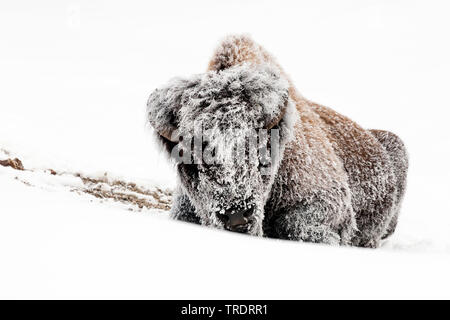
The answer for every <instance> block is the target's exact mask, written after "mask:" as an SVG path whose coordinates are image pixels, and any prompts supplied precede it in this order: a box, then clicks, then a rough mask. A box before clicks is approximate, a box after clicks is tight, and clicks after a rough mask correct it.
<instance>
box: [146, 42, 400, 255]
mask: <svg viewBox="0 0 450 320" xmlns="http://www.w3.org/2000/svg"><path fill="white" fill-rule="evenodd" d="M147 111H148V120H149V122H150V124H151V125H152V126H153V127H154V129H155V133H156V136H157V137H158V139H159V141H160V142H161V144H162V146H164V147H165V149H166V150H167V151H169V153H170V152H171V151H172V150H173V148H174V147H176V146H177V143H178V142H180V141H179V140H178V139H177V138H178V136H179V133H180V132H181V133H183V134H185V133H186V132H191V131H192V130H195V128H198V127H199V126H198V125H196V123H201V125H200V131H202V132H203V133H204V132H208V135H207V138H206V139H205V140H201V143H202V150H206V149H208V148H209V150H210V151H211V150H220V152H216V154H214V152H213V153H212V154H214V156H215V157H218V158H220V159H221V160H222V161H219V162H214V163H212V164H211V163H204V162H202V161H196V160H199V159H195V155H193V156H192V157H191V155H189V160H193V161H187V162H186V161H185V162H178V163H177V164H176V166H177V170H178V173H179V177H180V183H179V188H178V196H177V197H176V199H175V201H174V204H173V206H172V211H171V214H172V217H174V218H175V219H178V220H183V221H189V222H194V223H199V224H203V225H209V226H213V227H216V228H223V229H228V230H231V231H237V232H244V233H248V234H252V235H258V236H267V237H274V238H280V239H291V240H300V241H310V242H317V243H327V244H335V245H337V244H342V245H355V246H362V247H372V248H375V247H378V246H379V245H380V242H381V240H382V239H384V238H386V237H388V236H390V235H391V234H392V233H393V232H394V230H395V227H396V225H397V219H398V213H399V210H400V204H401V202H402V198H403V195H404V192H405V186H406V174H407V169H408V157H407V154H406V150H405V147H404V145H403V143H402V141H401V140H400V139H399V138H398V137H397V136H396V135H394V134H393V133H390V132H387V131H381V130H366V129H363V128H361V127H360V126H358V125H357V124H356V123H355V122H353V121H351V120H350V119H348V118H346V117H345V116H342V115H340V114H339V113H337V112H335V111H333V110H332V109H329V108H327V107H324V106H321V105H319V104H316V103H313V102H311V101H309V100H307V99H305V98H303V97H302V96H301V95H300V94H299V93H298V92H297V90H296V89H295V87H294V86H293V84H292V82H291V81H290V79H289V78H288V77H287V75H286V74H285V73H284V72H283V71H282V69H281V68H280V66H279V65H278V64H277V63H276V62H275V60H274V58H273V57H271V56H270V55H269V54H268V53H267V52H266V51H265V50H264V49H263V48H262V47H261V46H259V45H257V44H256V43H254V42H253V41H252V40H251V39H250V38H249V37H247V36H230V37H228V38H226V39H225V40H224V41H222V43H221V44H220V45H219V47H218V48H217V50H216V52H215V53H214V55H213V58H212V60H211V62H210V63H209V68H208V71H207V72H206V73H204V74H200V75H195V76H193V77H191V78H188V79H180V78H177V79H173V80H172V81H171V82H169V84H168V85H166V86H164V87H162V88H161V89H158V90H155V91H154V92H153V93H152V94H151V96H150V98H149V100H148V104H147ZM258 129H274V130H277V133H278V135H279V139H278V141H279V147H278V152H276V154H272V157H271V159H270V162H269V165H268V166H265V165H264V166H261V159H260V158H258V157H256V158H254V157H253V158H252V157H250V156H249V157H246V158H245V160H244V161H241V162H236V161H234V158H233V156H232V155H233V152H234V149H233V148H232V147H229V146H228V145H227V144H226V143H224V141H226V140H227V139H231V140H233V141H241V140H242V139H243V137H246V136H247V135H248V133H249V132H252V131H254V130H258ZM192 141H195V139H192ZM182 143H184V144H185V145H189V146H190V145H191V143H192V144H194V143H195V142H191V139H184V141H182ZM269 144H270V142H269ZM249 153H251V151H250V149H249V147H246V149H245V148H244V154H249ZM263 169H264V170H263ZM263 172H266V173H263Z"/></svg>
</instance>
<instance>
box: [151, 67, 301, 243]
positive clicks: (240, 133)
mask: <svg viewBox="0 0 450 320" xmlns="http://www.w3.org/2000/svg"><path fill="white" fill-rule="evenodd" d="M288 89H289V83H288V81H287V80H286V79H285V78H284V77H283V76H282V75H281V74H280V72H279V70H278V69H277V68H276V67H273V66H269V65H259V66H251V65H240V66H235V67H232V68H229V69H226V70H222V71H219V72H216V71H211V72H208V73H205V74H200V75H195V76H193V77H191V78H189V79H181V78H176V79H173V80H172V81H170V82H169V83H168V84H167V85H166V86H164V87H162V88H160V89H157V90H155V91H154V92H153V93H152V94H151V96H150V98H149V100H148V104H147V112H148V120H149V122H150V124H151V125H152V126H153V128H154V129H155V132H156V133H157V136H158V137H159V139H160V141H161V142H162V144H163V146H164V147H165V149H166V150H167V151H168V152H169V153H170V155H171V157H172V158H173V159H174V160H175V161H176V163H177V170H178V174H179V178H180V182H181V189H182V191H183V193H184V194H186V195H187V196H188V198H189V200H190V202H191V203H192V205H193V206H194V207H195V212H196V215H197V216H198V217H199V218H200V221H201V223H202V224H204V225H210V226H215V227H218V228H225V229H228V230H231V231H237V232H244V233H250V234H254V235H261V234H262V221H263V219H264V205H265V203H266V201H267V198H268V197H269V194H270V190H271V186H272V183H273V181H274V177H275V175H276V172H277V170H278V167H279V164H280V162H281V159H282V155H283V152H284V145H285V144H286V141H287V140H288V139H289V137H290V136H291V135H292V134H291V133H290V132H291V129H290V128H289V124H288V120H286V119H287V118H288V117H287V116H285V114H286V111H287V110H288V109H292V108H293V107H292V106H293V105H292V102H291V101H290V100H289V94H288Z"/></svg>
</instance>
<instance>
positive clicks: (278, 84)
mask: <svg viewBox="0 0 450 320" xmlns="http://www.w3.org/2000/svg"><path fill="white" fill-rule="evenodd" d="M249 68H250V69H249V70H248V72H246V73H245V76H244V79H243V80H244V83H245V91H246V95H247V96H248V98H249V102H250V104H251V105H253V106H259V107H260V108H261V109H262V119H261V120H262V121H261V122H262V124H263V126H264V128H266V129H271V128H272V127H274V126H276V125H277V124H278V122H279V121H280V120H281V119H282V118H283V116H284V114H285V112H286V107H287V104H288V99H289V81H288V80H287V79H286V77H285V76H284V75H283V74H282V73H281V72H280V70H279V69H278V68H277V67H276V66H273V65H268V64H264V65H258V66H252V67H249Z"/></svg>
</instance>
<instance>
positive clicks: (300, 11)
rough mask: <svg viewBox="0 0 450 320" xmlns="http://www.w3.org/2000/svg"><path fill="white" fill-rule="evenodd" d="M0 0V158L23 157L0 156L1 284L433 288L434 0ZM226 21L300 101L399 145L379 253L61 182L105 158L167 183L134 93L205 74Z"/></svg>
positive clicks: (15, 291) (441, 265)
mask: <svg viewBox="0 0 450 320" xmlns="http://www.w3.org/2000/svg"><path fill="white" fill-rule="evenodd" d="M0 6H1V10H0V28H1V29H2V30H9V32H8V33H6V32H4V33H3V34H2V45H1V46H2V47H1V48H2V50H0V68H1V70H2V72H1V74H0V87H1V88H2V94H1V95H0V149H1V150H0V159H5V158H8V157H14V156H17V157H18V158H20V159H21V160H22V161H23V164H24V167H25V168H27V169H29V170H32V171H23V172H22V171H17V170H13V169H11V168H5V167H0V243H1V245H0V298H44V299H45V298H161V299H163V298H180V299H182V298H189V299H192V298H211V299H212V298H223V299H230V298H233V299H241V298H247V299H250V298H251V299H258V298H261V299H263V298H264V299H271V298H273V299H283V298H286V299H288V298H295V299H301V298H450V294H449V291H448V288H449V287H450V286H449V285H450V279H449V276H448V270H449V267H450V255H449V253H450V233H449V230H450V203H449V202H448V201H447V198H448V195H449V191H450V187H449V184H448V181H449V179H450V172H449V171H448V170H447V166H448V159H449V156H450V149H449V148H448V146H449V145H448V141H449V139H450V132H449V130H448V125H447V122H448V116H449V113H450V112H449V111H448V110H449V105H450V98H449V96H448V94H447V91H448V90H447V84H448V74H449V72H450V63H449V62H448V59H447V57H448V56H449V54H450V44H449V43H448V42H447V41H442V39H445V38H446V33H445V31H446V30H448V29H449V27H450V22H449V21H448V20H447V18H446V12H448V4H447V3H445V2H441V1H431V2H428V1H417V2H409V1H396V2H394V3H392V2H388V1H386V2H370V1H367V2H353V1H340V2H339V4H337V3H335V2H333V1H325V0H323V1H315V2H310V3H302V4H300V3H292V2H283V1H277V2H276V5H275V2H271V1H258V2H255V1H249V2H245V3H242V2H241V1H228V2H227V5H226V6H225V5H220V4H217V3H213V2H209V1H193V2H191V1H190V2H181V1H180V2H174V1H167V2H162V3H157V4H156V3H155V4H153V3H152V4H150V3H147V2H137V3H136V5H134V6H131V5H130V6H127V7H125V6H124V5H123V4H120V3H119V2H117V3H115V2H108V4H107V5H106V4H105V3H104V2H102V1H89V2H85V1H77V0H72V1H68V2H57V1H44V3H40V4H39V5H38V4H36V3H34V2H31V1H29V2H27V4H26V5H24V4H23V3H21V4H19V3H17V4H15V3H12V2H10V3H2V4H1V5H0ZM173 8H177V10H174V9H173ZM217 12H220V13H221V14H220V15H217ZM266 17H271V20H270V21H271V22H270V23H267V20H266ZM233 32H238V33H241V32H248V33H249V34H251V35H252V36H253V38H254V39H255V40H256V41H258V42H260V43H261V44H262V45H263V46H264V47H265V48H267V49H268V50H269V51H270V52H271V53H273V54H274V56H276V57H277V58H278V60H279V62H280V64H281V65H282V66H283V68H284V69H285V70H287V72H288V73H289V74H290V76H291V78H292V79H293V81H294V83H295V84H296V86H297V88H298V89H299V90H300V92H301V93H302V94H303V95H304V96H305V97H307V98H309V99H311V100H313V101H317V102H319V103H322V104H324V105H327V106H330V107H332V108H334V109H336V110H337V111H339V112H341V113H343V114H344V115H347V116H349V117H350V118H352V119H353V120H355V121H357V122H358V123H359V124H361V125H362V126H364V127H367V128H380V129H387V130H392V131H394V132H395V133H397V134H398V135H399V136H400V137H401V138H402V139H403V140H404V141H405V143H406V145H407V147H408V150H409V154H410V165H411V167H410V171H409V179H408V183H409V184H408V190H407V193H406V197H405V202H404V205H403V208H402V211H401V218H400V222H399V226H398V229H397V231H396V233H395V235H394V236H393V237H392V238H391V239H389V240H388V241H387V242H386V243H385V244H384V246H383V247H382V248H381V249H377V250H364V249H356V248H335V247H326V246H320V245H312V244H304V243H296V242H286V241H277V240H270V239H261V238H256V237H248V236H244V235H238V234H233V233H230V232H225V231H219V230H212V229H208V228H202V227H199V226H195V225H191V224H186V223H181V222H176V221H172V220H170V219H168V215H167V212H166V211H163V210H156V209H146V208H142V209H136V208H134V207H133V208H132V209H133V210H132V211H130V210H129V209H130V206H129V205H126V204H123V203H120V202H115V201H112V200H105V199H103V200H102V199H98V198H95V197H93V196H91V195H88V194H86V193H83V192H74V191H73V190H74V189H75V190H77V189H79V188H82V187H83V182H82V181H81V179H80V178H79V177H76V176H75V175H73V173H81V174H83V175H85V176H89V177H96V178H101V177H104V174H105V172H107V175H106V176H107V179H110V180H111V181H112V180H124V181H127V182H135V183H137V184H138V185H139V186H146V187H148V188H150V189H151V188H155V187H162V188H173V187H174V185H175V182H176V176H175V173H174V170H173V168H172V167H171V166H170V165H169V164H168V163H167V161H166V158H165V156H164V155H162V154H161V153H160V152H159V149H158V148H156V146H155V143H154V142H153V141H152V140H151V137H150V134H149V129H148V127H146V124H145V105H146V101H147V98H148V95H149V94H150V92H152V90H153V89H154V88H156V87H158V86H160V85H161V84H163V83H165V82H166V81H167V80H169V79H170V78H172V77H174V76H189V75H191V74H196V73H199V72H202V71H204V70H205V69H206V64H207V61H208V59H209V57H210V54H212V51H213V49H214V48H215V45H216V44H217V42H218V40H219V39H220V38H221V37H223V36H224V35H226V34H228V33H233ZM5 150H8V151H10V154H9V155H7V154H5ZM49 169H53V170H56V171H58V172H62V173H63V174H61V175H56V176H54V175H51V174H50V173H49V171H48V170H49ZM24 182H25V183H24ZM101 187H105V188H107V185H101ZM231 270H232V271H231ZM239 272H240V273H239ZM239 275H240V276H239Z"/></svg>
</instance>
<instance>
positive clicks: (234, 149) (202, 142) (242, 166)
mask: <svg viewBox="0 0 450 320" xmlns="http://www.w3.org/2000/svg"><path fill="white" fill-rule="evenodd" d="M213 131H214V130H213ZM203 132H208V130H206V131H203ZM196 145H198V146H197V148H196ZM279 148H280V143H279V129H278V128H275V129H271V130H270V132H267V130H265V129H261V130H258V131H254V130H232V129H230V130H225V131H224V132H218V131H216V132H215V134H214V135H211V134H204V135H201V136H197V135H196V136H194V137H191V136H188V138H186V137H185V136H183V139H182V141H181V142H180V143H178V144H177V145H176V146H175V147H174V148H173V149H172V152H171V155H172V158H173V159H175V161H177V163H178V164H177V167H178V172H179V176H180V181H181V186H182V189H183V191H184V192H185V193H186V194H187V195H188V197H189V199H190V200H191V202H192V203H193V205H194V206H195V209H196V213H197V215H198V216H199V217H200V220H201V222H202V224H204V225H210V226H215V227H219V228H225V229H227V230H231V231H237V232H243V233H250V234H254V235H262V221H263V219H264V205H265V203H266V200H267V197H268V195H269V191H270V187H271V185H272V183H273V177H274V175H275V173H276V170H277V168H278V165H279V162H280V152H279Z"/></svg>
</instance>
